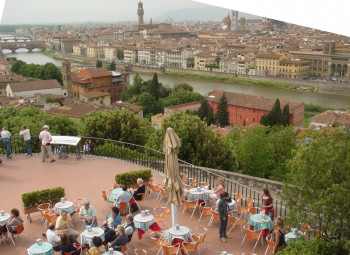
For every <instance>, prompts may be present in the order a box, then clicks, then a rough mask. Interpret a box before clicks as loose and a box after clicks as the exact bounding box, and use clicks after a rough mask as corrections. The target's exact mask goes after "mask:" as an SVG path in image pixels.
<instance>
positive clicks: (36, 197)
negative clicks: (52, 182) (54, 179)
mask: <svg viewBox="0 0 350 255" xmlns="http://www.w3.org/2000/svg"><path fill="white" fill-rule="evenodd" d="M64 196H65V192H64V188H62V187H57V188H53V189H45V190H38V191H34V192H30V193H24V194H22V202H23V206H24V207H32V206H38V205H40V204H42V203H56V202H59V201H60V199H61V197H64Z"/></svg>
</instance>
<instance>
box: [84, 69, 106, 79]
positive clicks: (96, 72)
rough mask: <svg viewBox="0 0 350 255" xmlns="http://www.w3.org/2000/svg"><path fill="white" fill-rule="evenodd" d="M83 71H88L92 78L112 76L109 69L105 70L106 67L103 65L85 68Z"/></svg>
mask: <svg viewBox="0 0 350 255" xmlns="http://www.w3.org/2000/svg"><path fill="white" fill-rule="evenodd" d="M83 71H86V72H87V73H89V74H90V76H91V77H92V78H95V77H105V76H112V74H111V73H110V72H109V71H107V70H106V69H104V68H103V67H100V68H87V69H85V70H83Z"/></svg>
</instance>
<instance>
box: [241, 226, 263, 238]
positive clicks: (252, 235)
mask: <svg viewBox="0 0 350 255" xmlns="http://www.w3.org/2000/svg"><path fill="white" fill-rule="evenodd" d="M243 230H244V233H245V235H246V237H247V238H248V239H251V240H256V239H259V238H260V232H258V231H253V230H250V229H249V228H248V227H243Z"/></svg>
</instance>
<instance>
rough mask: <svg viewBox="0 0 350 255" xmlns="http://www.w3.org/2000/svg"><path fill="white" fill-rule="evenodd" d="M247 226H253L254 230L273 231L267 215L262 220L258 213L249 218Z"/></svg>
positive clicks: (271, 222)
mask: <svg viewBox="0 0 350 255" xmlns="http://www.w3.org/2000/svg"><path fill="white" fill-rule="evenodd" d="M248 224H249V225H250V226H253V228H254V230H263V229H269V230H271V229H273V221H272V220H271V218H270V217H269V216H268V215H265V217H264V218H263V217H262V216H261V215H260V214H259V213H258V214H254V215H252V216H250V218H249V220H248Z"/></svg>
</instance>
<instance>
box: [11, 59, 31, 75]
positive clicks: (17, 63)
mask: <svg viewBox="0 0 350 255" xmlns="http://www.w3.org/2000/svg"><path fill="white" fill-rule="evenodd" d="M26 65H27V64H26V63H25V62H23V61H22V60H17V61H15V62H14V63H13V64H12V65H11V69H10V71H11V72H13V73H16V74H20V73H19V72H20V70H21V68H22V67H23V66H26Z"/></svg>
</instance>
